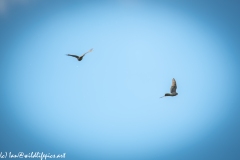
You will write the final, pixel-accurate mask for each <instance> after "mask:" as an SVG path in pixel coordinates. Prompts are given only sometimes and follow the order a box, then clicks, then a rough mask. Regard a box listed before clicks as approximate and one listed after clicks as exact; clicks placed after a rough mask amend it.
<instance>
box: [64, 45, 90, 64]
mask: <svg viewBox="0 0 240 160" xmlns="http://www.w3.org/2000/svg"><path fill="white" fill-rule="evenodd" d="M92 50H93V48H92V49H90V50H89V51H87V52H86V53H84V54H83V55H81V56H77V55H72V54H67V56H72V57H75V58H77V59H78V61H81V60H82V59H83V57H84V56H85V54H87V53H89V52H92Z"/></svg>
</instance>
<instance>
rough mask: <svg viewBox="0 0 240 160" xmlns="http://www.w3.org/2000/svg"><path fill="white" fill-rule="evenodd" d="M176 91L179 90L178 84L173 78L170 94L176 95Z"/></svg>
mask: <svg viewBox="0 0 240 160" xmlns="http://www.w3.org/2000/svg"><path fill="white" fill-rule="evenodd" d="M176 90H177V83H176V81H175V79H174V78H173V79H172V86H171V89H170V93H176Z"/></svg>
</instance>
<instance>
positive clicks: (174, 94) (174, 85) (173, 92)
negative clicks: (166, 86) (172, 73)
mask: <svg viewBox="0 0 240 160" xmlns="http://www.w3.org/2000/svg"><path fill="white" fill-rule="evenodd" d="M176 90H177V83H176V81H175V79H174V78H173V79H172V86H171V88H170V92H171V93H166V94H165V95H164V96H162V97H160V98H163V97H166V96H176V95H178V93H177V92H176Z"/></svg>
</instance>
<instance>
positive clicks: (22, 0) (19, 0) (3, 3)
mask: <svg viewBox="0 0 240 160" xmlns="http://www.w3.org/2000/svg"><path fill="white" fill-rule="evenodd" d="M28 3H30V0H0V14H1V15H3V14H6V13H8V12H10V11H11V9H12V7H14V6H17V5H18V6H23V5H26V4H28Z"/></svg>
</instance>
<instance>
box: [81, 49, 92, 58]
mask: <svg viewBox="0 0 240 160" xmlns="http://www.w3.org/2000/svg"><path fill="white" fill-rule="evenodd" d="M92 50H93V48H92V49H90V50H89V51H87V52H86V53H84V54H83V55H81V57H83V56H85V54H87V53H89V52H92Z"/></svg>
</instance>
